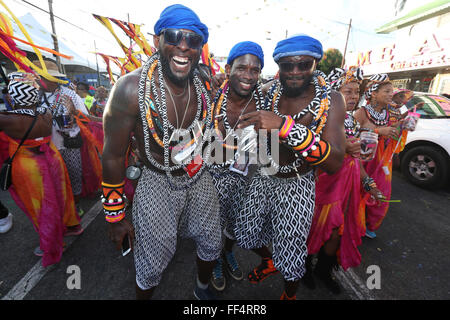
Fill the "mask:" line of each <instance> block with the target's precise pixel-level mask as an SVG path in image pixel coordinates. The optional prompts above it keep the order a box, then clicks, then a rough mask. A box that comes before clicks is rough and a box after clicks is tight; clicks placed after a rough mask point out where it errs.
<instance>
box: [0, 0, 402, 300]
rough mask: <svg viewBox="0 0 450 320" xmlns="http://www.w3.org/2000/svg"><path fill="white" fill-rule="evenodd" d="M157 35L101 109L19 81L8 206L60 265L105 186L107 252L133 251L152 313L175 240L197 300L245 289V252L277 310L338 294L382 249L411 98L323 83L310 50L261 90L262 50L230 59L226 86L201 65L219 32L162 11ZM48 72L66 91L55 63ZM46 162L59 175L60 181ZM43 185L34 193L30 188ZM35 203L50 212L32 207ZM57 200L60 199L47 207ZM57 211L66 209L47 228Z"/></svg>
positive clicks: (389, 88)
mask: <svg viewBox="0 0 450 320" xmlns="http://www.w3.org/2000/svg"><path fill="white" fill-rule="evenodd" d="M154 34H155V35H154V37H153V42H154V46H155V48H157V52H156V53H155V54H153V55H152V56H151V57H149V59H148V60H147V61H146V62H145V63H144V65H143V67H142V68H139V69H137V70H135V71H133V72H130V73H129V74H127V75H125V76H123V77H121V78H120V79H118V81H117V83H116V84H115V85H114V87H113V89H112V91H111V94H110V96H109V97H108V95H107V91H106V90H105V89H104V88H98V89H97V98H96V99H95V101H93V99H91V98H89V97H88V96H87V95H88V91H89V88H88V87H87V86H84V85H80V84H78V85H77V89H76V92H75V91H73V90H70V89H69V88H65V87H62V86H60V85H57V84H54V83H51V82H48V81H47V80H45V79H41V82H43V83H44V85H43V87H41V88H40V89H39V85H38V84H37V83H36V82H33V81H31V80H29V79H28V77H27V78H26V81H25V80H23V79H22V80H19V79H14V77H12V78H11V82H10V86H9V87H11V88H12V90H10V96H11V98H12V100H13V104H14V106H15V108H14V110H13V111H10V112H7V113H2V114H1V115H0V127H1V130H2V133H1V136H0V137H1V138H2V142H3V141H5V143H2V149H5V150H6V151H8V150H9V153H8V152H6V155H9V156H12V154H13V153H14V152H15V150H16V149H17V145H18V142H17V141H18V139H21V138H22V136H23V135H24V132H25V131H26V130H27V127H28V126H29V125H31V123H32V122H33V123H34V120H35V118H37V122H36V124H34V128H33V129H32V130H31V133H30V136H29V138H28V139H27V140H25V143H24V145H23V146H22V147H21V148H19V151H18V153H17V158H15V160H14V165H13V176H12V178H13V179H12V181H13V185H12V186H11V187H10V189H9V190H10V192H11V195H12V196H13V198H14V199H15V201H16V202H17V203H18V204H19V206H21V204H22V205H23V208H22V206H21V208H22V209H23V210H24V211H25V212H26V213H27V214H28V215H29V216H30V218H31V219H32V221H33V222H34V225H35V227H36V229H37V231H38V232H40V235H41V247H40V248H41V250H43V252H44V257H45V254H46V252H47V251H48V252H52V253H53V252H55V259H53V260H52V262H53V263H54V262H56V260H57V259H59V258H60V256H61V255H60V254H61V251H62V249H63V241H62V239H63V235H64V230H65V232H72V234H80V233H81V232H82V228H81V227H80V225H79V221H80V218H79V207H78V209H76V208H77V203H79V199H80V197H83V196H86V195H89V194H93V193H95V192H96V191H97V190H98V189H99V187H100V182H101V189H102V195H101V199H102V203H103V211H104V214H105V219H106V221H107V225H108V228H109V232H108V234H109V237H110V239H111V240H112V241H113V242H114V243H115V244H116V246H117V248H118V249H120V248H121V247H122V243H123V242H124V239H125V240H126V239H128V240H129V241H130V244H131V247H132V249H133V253H134V262H135V269H136V297H137V298H138V299H149V298H151V297H152V294H153V292H154V290H155V288H156V287H157V286H158V284H159V283H160V280H161V277H162V274H163V272H164V271H165V269H166V267H167V265H168V264H169V262H170V261H171V259H172V257H173V255H174V254H175V250H176V243H177V237H178V236H182V237H187V238H191V239H193V240H194V241H195V244H196V257H197V260H196V261H197V275H196V281H195V283H196V284H195V288H194V295H195V297H196V298H197V299H200V300H209V299H214V298H215V294H214V292H213V291H212V290H211V289H210V286H209V285H210V284H211V285H212V286H213V287H214V288H215V289H216V290H218V291H221V290H224V289H225V287H226V277H225V272H228V273H229V274H230V275H231V277H232V278H234V279H236V280H242V279H243V278H244V272H243V270H241V268H240V266H239V263H238V261H237V259H236V257H235V255H234V252H233V248H234V247H235V246H236V245H237V246H239V247H241V248H244V249H248V250H251V251H253V252H254V253H255V254H257V255H258V256H259V257H261V263H260V264H259V265H258V266H256V267H255V268H254V269H253V270H251V271H250V272H249V273H248V274H247V275H246V277H247V279H248V280H249V281H250V282H251V283H255V284H257V283H259V282H261V281H263V280H264V279H266V278H267V277H269V276H271V275H273V274H276V273H281V274H282V276H283V278H284V291H283V292H282V293H281V299H284V300H295V299H296V292H297V289H298V287H299V285H300V284H301V283H303V284H304V285H305V286H306V287H308V288H310V289H314V288H315V281H316V280H315V279H319V280H321V281H323V282H324V284H325V285H326V286H327V288H329V290H330V291H332V292H333V293H335V294H339V293H340V291H341V288H340V285H339V283H338V282H337V281H336V280H335V279H334V277H333V275H332V270H333V268H335V267H336V266H338V265H340V266H342V268H343V269H344V270H347V269H348V268H351V267H356V266H358V265H359V264H360V263H361V259H362V258H361V254H360V253H359V251H358V246H359V245H360V244H361V242H362V238H363V237H364V236H367V237H369V238H374V237H375V236H376V234H375V231H376V230H377V229H378V228H379V227H380V225H381V224H382V221H383V219H384V217H385V216H386V213H387V211H388V207H389V201H390V196H391V178H392V159H393V156H394V154H396V153H398V152H400V151H401V149H402V147H403V146H404V142H405V139H406V135H407V130H406V129H405V128H404V127H403V123H404V117H405V115H406V113H405V112H403V109H400V107H401V106H403V105H404V104H405V102H406V101H407V99H408V97H407V96H408V94H407V93H408V92H406V91H398V93H401V95H399V96H397V97H395V99H394V88H393V85H392V84H391V82H390V81H389V78H388V76H387V75H385V74H380V75H374V76H372V77H370V78H369V79H366V80H367V81H365V83H364V85H363V78H364V77H363V73H362V70H361V69H359V68H358V67H350V68H348V69H342V68H336V69H334V70H333V71H332V72H331V73H330V74H328V75H326V74H324V73H323V72H321V71H320V70H318V69H317V65H318V62H319V61H320V60H321V59H322V57H323V48H322V44H321V43H320V41H318V40H317V39H314V38H313V37H310V36H308V35H305V34H299V35H295V36H291V37H289V38H287V39H283V40H281V41H280V42H278V44H277V46H276V48H275V50H274V52H273V59H274V60H275V62H276V63H277V64H278V66H279V72H278V74H277V76H276V78H275V79H273V80H271V81H268V82H264V83H262V82H261V81H260V76H261V70H262V69H263V67H264V53H263V50H262V48H261V46H260V45H258V44H257V43H255V42H252V41H244V42H240V43H237V44H236V45H235V46H233V48H231V50H230V53H229V55H228V60H227V64H226V66H225V73H224V74H216V75H215V76H211V72H210V70H206V72H205V68H206V69H207V67H206V66H204V65H202V64H199V58H200V52H201V48H202V46H203V45H204V44H206V43H207V42H208V38H209V33H208V28H207V26H206V25H205V24H203V23H202V22H201V20H200V18H199V17H198V16H197V14H195V13H194V12H193V11H192V10H191V9H189V8H188V7H185V6H183V5H172V6H169V7H167V8H166V9H164V11H163V12H162V13H161V15H160V17H159V20H158V21H157V22H156V24H155V26H154ZM47 69H49V70H53V71H54V72H55V73H54V75H55V76H63V75H61V74H59V73H58V71H57V69H54V68H53V69H52V65H51V63H49V65H48V66H47ZM15 83H19V84H20V85H18V86H15V85H14V84H15ZM25 85H26V88H27V89H25V88H24V89H21V91H20V94H16V92H18V90H19V89H18V87H25ZM9 87H8V88H9ZM30 88H34V89H32V90H30ZM29 92H33V96H32V97H31V95H30V94H28V93H29ZM34 93H35V94H34ZM22 97H23V98H24V100H26V101H22V100H21V99H22ZM83 99H84V101H83ZM397 99H398V100H397ZM106 100H108V103H107V104H106ZM361 101H362V102H364V103H362V104H361V103H360V102H361ZM361 105H362V106H361ZM21 110H22V111H21ZM66 113H68V114H69V115H70V117H69V118H70V119H69V120H68V125H66V123H65V122H64V121H65V120H64V119H65V118H64V117H62V116H64V115H65V114H66ZM100 117H103V127H101V126H99V121H100V120H101V119H100ZM12 119H14V121H12ZM15 123H17V124H15ZM79 136H81V139H79V138H78V137H79ZM370 138H372V140H370ZM103 139H104V140H103ZM80 141H81V142H80ZM8 146H9V149H8ZM85 147H86V150H85V151H86V152H83V148H85ZM83 154H85V155H86V158H87V159H89V160H90V163H86V162H85V161H84V158H83ZM41 158H42V159H41ZM19 159H23V160H19ZM28 159H30V161H34V162H35V163H36V164H31V162H30V164H28V163H26V162H25V160H28ZM99 159H101V165H100V163H99V161H100V160H99ZM44 162H45V164H46V165H47V166H50V165H51V166H52V168H54V167H55V166H56V165H55V164H56V163H57V164H58V166H56V167H57V168H59V169H58V170H52V172H51V174H52V177H50V176H49V177H48V178H46V174H48V173H45V172H44V171H45V169H44V168H41V167H42V166H43V164H44ZM26 166H28V169H27V170H28V172H29V173H24V172H25V171H22V170H25V169H22V168H24V167H26ZM19 168H20V169H19ZM130 168H131V169H132V170H130ZM99 170H100V171H99ZM101 170H102V172H103V174H102V175H101V176H100V175H98V174H99V172H101ZM19 171H20V173H19ZM136 173H137V174H136ZM33 174H34V175H36V186H34V185H33V184H31V183H29V182H28V183H22V182H21V180H20V179H21V177H20V176H21V175H25V176H27V179H29V177H30V176H31V175H33ZM51 178H53V179H51ZM50 180H51V182H52V184H51V183H50ZM25 187H30V188H34V189H33V191H29V190H26V191H24V192H21V189H22V188H25ZM39 188H40V189H39ZM38 190H41V198H39V199H38V201H34V200H32V199H29V198H26V197H25V195H22V193H26V194H27V195H28V197H29V196H31V195H34V194H35V193H37V191H38ZM58 192H60V193H61V194H62V195H63V196H59V194H60V193H58ZM47 193H53V195H55V201H54V202H53V201H51V202H52V203H51V204H47V199H49V196H47ZM56 200H57V201H56ZM36 203H39V205H36V206H37V208H31V207H30V205H31V204H33V205H34V204H36ZM45 205H54V206H58V210H56V209H54V210H51V214H52V217H48V218H46V219H47V220H43V219H44V218H40V215H43V214H44V211H45V214H48V212H49V210H43V209H42V208H43V207H44V206H45ZM127 208H130V209H131V210H127ZM7 212H8V210H7V209H6V210H3V208H1V207H0V214H2V215H3V216H5V215H6V216H7ZM127 213H129V214H128V216H127ZM0 218H1V217H0ZM4 219H8V217H4ZM50 219H53V220H50ZM43 221H47V222H46V226H47V227H46V228H45V230H43V229H44V228H42V227H41V225H42V223H44V222H43ZM50 221H53V224H52V223H51V222H50ZM56 221H57V222H56ZM39 223H41V225H39ZM49 225H51V228H53V229H54V230H53V231H52V232H53V233H54V234H55V236H54V237H53V238H50V237H48V236H47V233H48V232H49V231H48V226H49ZM56 235H57V236H56ZM48 242H51V245H53V246H54V249H47V248H48V247H49V246H50V244H48ZM46 243H47V245H45V244H46ZM55 243H56V244H55ZM52 250H53V251H52ZM316 255H317V262H316V263H314V261H315V260H316V259H314V258H313V257H314V256H316Z"/></svg>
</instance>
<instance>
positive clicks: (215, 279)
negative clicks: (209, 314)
mask: <svg viewBox="0 0 450 320" xmlns="http://www.w3.org/2000/svg"><path fill="white" fill-rule="evenodd" d="M225 283H226V280H225V277H224V275H223V259H222V258H219V259H217V263H216V266H215V267H214V269H213V272H212V277H211V284H212V286H213V287H214V289H216V290H217V291H223V290H224V289H225Z"/></svg>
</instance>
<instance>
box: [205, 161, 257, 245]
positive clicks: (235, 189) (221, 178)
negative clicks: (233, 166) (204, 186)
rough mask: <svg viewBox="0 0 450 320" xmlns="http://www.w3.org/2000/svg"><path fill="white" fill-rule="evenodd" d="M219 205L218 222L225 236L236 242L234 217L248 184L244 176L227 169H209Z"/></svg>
mask: <svg viewBox="0 0 450 320" xmlns="http://www.w3.org/2000/svg"><path fill="white" fill-rule="evenodd" d="M210 173H211V175H212V177H213V180H214V186H215V187H216V191H217V196H218V197H219V203H220V222H221V224H222V229H223V230H224V233H225V236H226V237H227V238H229V239H232V240H236V236H235V235H234V229H235V225H236V216H237V213H238V211H239V209H240V208H241V206H242V201H243V196H244V192H245V187H246V185H247V184H248V182H249V179H247V178H246V177H245V176H243V175H241V174H239V173H236V172H232V171H230V170H229V169H228V168H218V169H210Z"/></svg>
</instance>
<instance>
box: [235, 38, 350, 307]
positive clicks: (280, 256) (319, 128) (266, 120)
mask: <svg viewBox="0 0 450 320" xmlns="http://www.w3.org/2000/svg"><path fill="white" fill-rule="evenodd" d="M322 56H323V49H322V44H321V43H320V42H319V41H318V40H317V39H314V38H312V37H310V36H307V35H304V34H300V35H295V36H292V37H290V38H287V39H284V40H282V41H280V42H278V44H277V46H276V48H275V51H274V53H273V58H274V60H275V62H276V63H277V64H278V66H279V76H280V79H279V80H275V81H273V82H272V83H269V84H268V87H267V91H268V93H267V97H266V101H267V102H268V103H267V104H266V106H265V108H266V110H263V111H256V112H252V113H248V114H245V115H243V116H241V120H240V124H239V127H245V126H248V125H254V126H255V129H257V130H259V129H264V130H278V139H279V141H280V144H279V148H278V149H279V152H278V153H276V152H275V151H274V149H275V148H274V146H271V148H266V149H267V151H268V152H267V157H268V159H269V161H270V167H269V168H268V169H267V168H263V169H261V170H260V171H259V172H258V173H257V174H256V175H255V176H254V177H253V179H252V181H251V182H250V185H249V186H248V188H247V192H246V196H245V198H244V200H243V204H242V208H241V210H240V213H239V214H238V216H237V219H236V225H237V226H239V228H236V239H237V242H238V244H239V246H241V247H243V248H247V249H253V251H254V252H256V253H257V254H258V255H260V256H261V258H262V262H261V264H260V265H259V266H257V267H256V268H255V269H254V270H253V271H252V272H250V273H249V275H248V278H249V281H250V282H252V283H258V282H260V281H262V280H264V279H265V278H266V277H267V276H269V275H270V274H273V273H276V272H278V271H279V272H281V274H282V275H283V277H284V279H285V290H284V292H283V294H282V296H281V298H282V299H288V300H293V299H295V297H296V291H297V288H298V285H299V280H300V279H301V278H302V277H303V275H304V274H305V260H306V257H307V254H308V253H307V250H306V248H307V246H306V239H307V237H308V233H309V229H310V227H311V222H312V218H313V214H314V201H315V178H314V171H315V170H314V168H316V167H318V168H320V169H321V170H323V171H325V172H327V173H334V172H336V171H337V170H338V169H339V168H340V166H341V164H342V161H343V159H344V155H345V136H344V118H345V108H344V105H345V104H344V101H343V98H342V95H341V94H339V93H337V92H335V91H332V90H331V89H330V86H329V85H328V84H327V83H326V81H325V78H326V76H325V75H324V74H323V73H322V72H321V71H318V70H316V67H317V63H318V62H319V61H320V59H321V58H322ZM268 175H271V177H267V176H268ZM270 243H272V244H273V254H272V253H271V252H270V251H269V250H268V248H267V246H268V245H269V244H270Z"/></svg>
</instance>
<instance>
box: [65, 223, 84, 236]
mask: <svg viewBox="0 0 450 320" xmlns="http://www.w3.org/2000/svg"><path fill="white" fill-rule="evenodd" d="M83 231H84V229H83V227H82V226H81V224H77V225H76V226H71V227H66V231H64V237H70V236H78V235H80V234H82V233H83Z"/></svg>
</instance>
